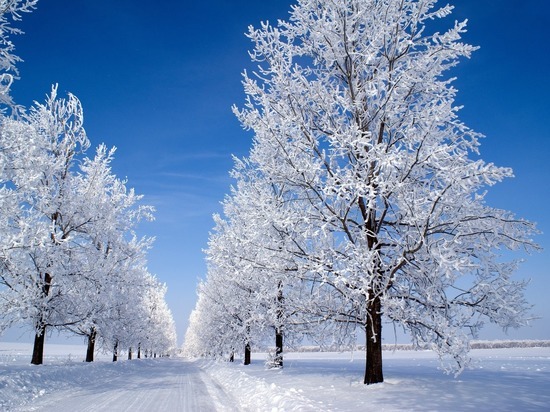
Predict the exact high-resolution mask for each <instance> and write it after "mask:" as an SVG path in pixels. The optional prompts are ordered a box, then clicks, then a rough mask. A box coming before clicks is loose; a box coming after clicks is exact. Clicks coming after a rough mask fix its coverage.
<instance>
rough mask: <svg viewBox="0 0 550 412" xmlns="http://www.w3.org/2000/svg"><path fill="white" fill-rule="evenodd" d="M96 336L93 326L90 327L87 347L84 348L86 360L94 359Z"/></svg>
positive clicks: (91, 360)
mask: <svg viewBox="0 0 550 412" xmlns="http://www.w3.org/2000/svg"><path fill="white" fill-rule="evenodd" d="M96 336H97V331H96V330H95V328H91V329H90V334H89V335H88V348H87V349H86V362H93V361H94V351H95V338H96Z"/></svg>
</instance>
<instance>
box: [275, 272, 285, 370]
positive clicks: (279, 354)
mask: <svg viewBox="0 0 550 412" xmlns="http://www.w3.org/2000/svg"><path fill="white" fill-rule="evenodd" d="M278 288H279V290H278V292H277V326H276V327H275V358H274V359H273V366H274V367H276V368H282V367H283V326H282V324H283V314H284V313H283V310H284V309H283V302H284V300H285V298H284V296H283V284H282V282H280V281H279V285H278Z"/></svg>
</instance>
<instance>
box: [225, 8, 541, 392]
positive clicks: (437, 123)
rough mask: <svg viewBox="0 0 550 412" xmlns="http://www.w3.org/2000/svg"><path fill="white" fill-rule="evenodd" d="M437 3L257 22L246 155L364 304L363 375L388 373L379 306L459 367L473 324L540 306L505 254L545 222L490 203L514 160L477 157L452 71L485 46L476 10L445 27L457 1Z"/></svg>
mask: <svg viewBox="0 0 550 412" xmlns="http://www.w3.org/2000/svg"><path fill="white" fill-rule="evenodd" d="M436 3H437V2H436V0H428V1H418V0H350V1H345V2H335V1H331V0H298V2H297V5H296V6H294V7H293V8H292V11H291V15H290V20H289V21H280V22H279V23H278V24H277V25H276V26H272V25H270V24H268V23H264V24H262V26H261V28H260V29H254V28H252V27H251V28H250V31H249V34H248V35H249V37H250V39H251V40H252V41H253V43H254V50H253V51H252V53H251V56H252V59H253V61H255V62H257V63H258V70H257V75H254V76H252V77H251V76H249V75H248V74H247V73H245V74H244V88H245V92H246V95H247V101H246V105H245V108H244V109H242V110H238V109H236V108H235V113H236V114H237V116H238V118H239V119H240V121H241V122H242V124H243V126H244V127H245V128H247V129H252V130H253V131H254V144H253V148H252V149H251V152H250V155H249V158H248V166H249V167H251V168H253V169H257V170H258V171H259V173H258V178H261V179H265V180H266V182H268V184H271V185H275V186H276V187H284V188H285V190H287V191H288V192H289V193H292V194H293V195H290V196H287V197H286V201H287V202H294V203H296V204H297V205H299V206H297V207H294V208H292V210H294V211H295V212H296V213H299V216H300V217H301V218H302V219H304V221H306V222H308V225H309V228H307V229H305V230H304V231H303V233H302V235H301V236H300V237H299V238H297V239H295V238H293V236H294V235H293V234H290V237H291V239H290V241H294V243H295V245H296V246H297V248H298V250H300V253H301V262H302V264H301V265H300V271H298V272H297V274H298V275H299V276H306V275H307V273H315V274H316V275H317V276H319V277H320V278H321V279H323V282H324V283H325V284H327V285H331V286H332V287H334V288H335V290H337V291H338V293H339V294H341V296H342V298H343V299H345V300H347V301H348V302H349V305H350V306H351V307H354V308H356V309H357V312H356V313H355V314H353V318H354V319H355V321H356V322H357V323H358V324H359V326H361V327H362V328H363V330H364V333H365V338H366V368H365V377H364V382H365V383H366V384H373V383H378V382H382V381H383V369H382V346H381V333H382V316H385V317H386V318H387V319H389V320H391V321H393V322H397V323H398V324H400V325H402V326H403V327H404V328H405V329H406V330H408V331H409V332H410V333H411V335H412V338H413V340H414V342H415V344H417V345H429V346H430V347H431V348H433V349H435V350H436V351H437V352H438V353H439V354H440V355H441V356H442V357H447V356H448V357H450V358H451V360H452V362H451V363H450V364H449V365H448V366H449V368H451V369H452V370H454V371H461V370H462V369H463V368H464V366H465V364H466V363H467V360H468V357H467V351H468V336H469V334H474V335H475V333H476V332H477V330H478V329H479V328H480V327H481V326H482V325H483V322H484V321H485V320H487V319H488V320H489V321H491V322H495V323H497V324H498V325H500V326H502V327H504V328H506V327H516V326H519V325H522V324H523V323H524V319H525V314H526V312H527V311H528V308H529V306H528V305H527V303H526V302H525V299H524V297H523V290H524V284H523V283H522V282H515V281H513V280H511V275H512V273H513V270H514V269H515V267H516V264H515V263H514V262H512V263H503V257H502V256H501V255H500V253H499V250H500V249H502V248H505V249H511V250H514V249H518V248H522V247H523V248H526V249H532V248H535V247H536V245H534V244H533V242H532V241H531V239H530V237H531V236H532V234H533V233H535V232H536V230H535V228H534V226H533V225H532V224H531V223H529V222H526V221H524V220H521V219H517V218H516V217H514V215H513V214H512V213H510V212H507V211H504V210H499V209H495V208H492V207H490V206H488V205H487V204H486V203H485V190H486V187H487V186H491V185H493V184H495V183H497V182H499V181H501V180H502V179H504V178H506V177H511V176H512V171H511V170H510V169H508V168H501V167H497V166H495V165H493V164H491V163H486V162H484V161H483V160H481V159H479V156H478V146H479V138H480V137H481V136H480V135H479V134H478V133H475V132H474V131H472V130H471V129H469V128H468V127H467V126H466V125H465V124H463V123H462V122H461V121H460V120H459V118H458V107H456V106H455V105H454V98H455V95H456V90H455V88H454V87H453V86H452V80H453V79H452V78H451V77H449V75H448V72H449V69H451V68H453V67H454V66H455V65H456V64H457V63H458V62H459V60H460V59H461V58H465V57H466V58H467V57H470V55H471V53H472V52H473V51H474V50H475V47H473V46H470V45H467V44H464V43H462V42H461V40H460V39H461V35H462V33H464V31H465V27H466V22H455V24H454V25H451V27H450V28H449V29H448V30H446V31H444V32H442V33H441V32H435V31H434V27H436V21H437V20H440V19H443V18H445V17H447V16H448V15H450V14H451V12H452V9H453V8H452V7H451V6H449V5H447V6H444V7H441V8H439V7H436ZM439 26H440V23H437V27H439ZM276 224H278V226H279V227H284V221H280V222H276ZM258 230H262V228H259V229H258ZM279 233H285V232H284V231H280V232H279Z"/></svg>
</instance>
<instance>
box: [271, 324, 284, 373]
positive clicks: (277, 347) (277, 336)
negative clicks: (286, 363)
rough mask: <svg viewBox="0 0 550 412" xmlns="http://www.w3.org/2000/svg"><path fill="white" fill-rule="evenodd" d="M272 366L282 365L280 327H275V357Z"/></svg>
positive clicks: (280, 366)
mask: <svg viewBox="0 0 550 412" xmlns="http://www.w3.org/2000/svg"><path fill="white" fill-rule="evenodd" d="M273 366H274V367H276V368H282V367H283V332H282V331H281V328H277V329H275V358H274V359H273Z"/></svg>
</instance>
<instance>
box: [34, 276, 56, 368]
mask: <svg viewBox="0 0 550 412" xmlns="http://www.w3.org/2000/svg"><path fill="white" fill-rule="evenodd" d="M51 284H52V277H51V276H50V274H49V273H45V274H44V286H42V296H43V297H46V296H48V295H49V293H50V286H51ZM45 341H46V325H45V324H44V318H43V316H42V315H40V321H39V322H38V328H37V331H36V334H35V335H34V346H33V349H32V359H31V364H33V365H42V362H43V360H44V342H45Z"/></svg>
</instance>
